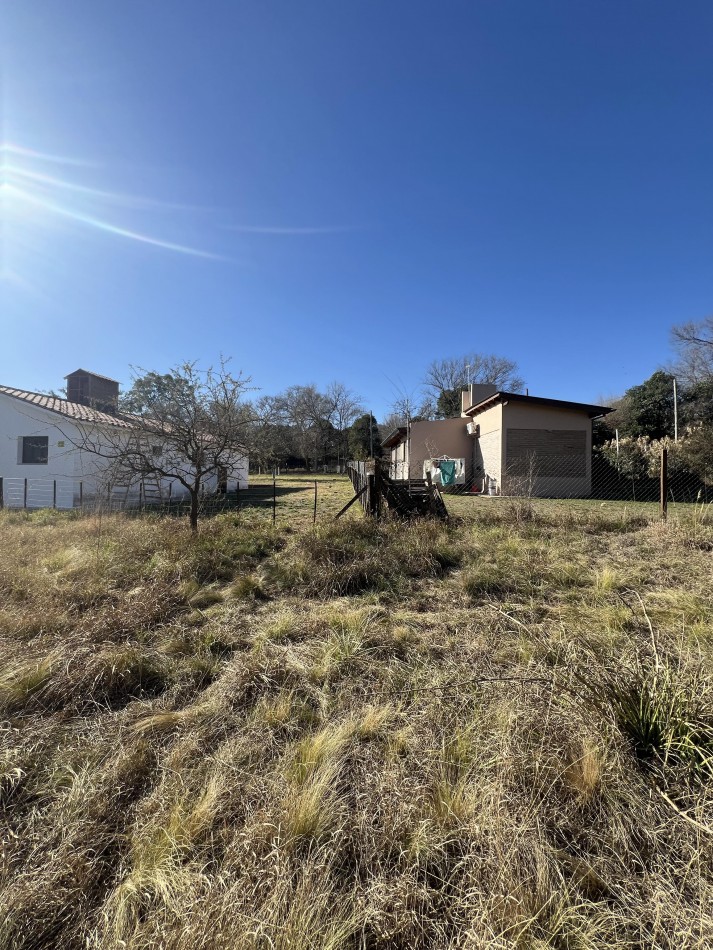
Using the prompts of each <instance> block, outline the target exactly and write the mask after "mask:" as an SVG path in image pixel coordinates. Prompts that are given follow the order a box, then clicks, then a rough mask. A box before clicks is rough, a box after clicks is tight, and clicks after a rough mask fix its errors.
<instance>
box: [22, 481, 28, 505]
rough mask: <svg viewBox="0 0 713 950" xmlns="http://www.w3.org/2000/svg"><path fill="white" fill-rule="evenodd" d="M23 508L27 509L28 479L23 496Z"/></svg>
mask: <svg viewBox="0 0 713 950" xmlns="http://www.w3.org/2000/svg"><path fill="white" fill-rule="evenodd" d="M22 507H23V508H27V479H25V488H24V493H23V496H22Z"/></svg>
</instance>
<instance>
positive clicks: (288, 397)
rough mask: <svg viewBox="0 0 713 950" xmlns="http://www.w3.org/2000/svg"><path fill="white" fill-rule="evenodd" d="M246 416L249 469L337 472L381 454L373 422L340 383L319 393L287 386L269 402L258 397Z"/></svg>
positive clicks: (299, 387)
mask: <svg viewBox="0 0 713 950" xmlns="http://www.w3.org/2000/svg"><path fill="white" fill-rule="evenodd" d="M249 412H250V435H249V450H250V466H251V468H252V469H263V470H264V469H272V468H275V467H278V466H279V467H284V468H304V469H307V470H308V471H317V470H319V469H320V468H322V467H323V466H327V467H329V468H335V467H336V468H340V467H342V466H343V465H344V464H345V462H346V461H347V459H350V458H356V459H365V458H368V457H369V456H370V454H372V452H374V453H378V452H380V451H381V436H380V431H379V427H378V424H377V422H376V419H375V418H374V416H373V415H372V414H371V413H370V412H367V411H366V409H365V407H364V403H363V400H362V399H361V397H359V396H357V395H356V394H355V393H353V392H352V390H350V389H348V388H347V387H346V386H345V385H344V384H343V383H340V382H333V383H330V384H329V386H327V387H326V389H325V390H324V391H320V390H319V389H317V387H316V386H314V385H308V386H290V387H289V388H288V389H286V390H284V392H281V393H278V394H277V395H275V396H269V395H264V396H260V397H259V398H258V399H256V400H254V401H253V402H252V403H250V405H249Z"/></svg>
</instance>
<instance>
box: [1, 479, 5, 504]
mask: <svg viewBox="0 0 713 950" xmlns="http://www.w3.org/2000/svg"><path fill="white" fill-rule="evenodd" d="M4 507H5V494H4V488H3V480H2V478H0V508H4Z"/></svg>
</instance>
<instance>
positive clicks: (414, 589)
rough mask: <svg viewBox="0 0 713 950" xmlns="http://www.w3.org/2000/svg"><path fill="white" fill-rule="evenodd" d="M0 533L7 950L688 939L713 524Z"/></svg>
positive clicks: (670, 946) (501, 517)
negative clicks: (0, 535) (1, 555)
mask: <svg viewBox="0 0 713 950" xmlns="http://www.w3.org/2000/svg"><path fill="white" fill-rule="evenodd" d="M466 501H468V500H467V499H466ZM471 501H472V500H471ZM0 526H1V528H2V531H3V541H4V558H3V563H2V565H1V566H0V597H1V600H0V603H1V605H2V606H0V821H1V822H2V830H1V832H0V839H1V840H2V842H3V845H2V851H1V852H0V948H2V950H45V948H46V950H50V948H52V950H70V948H71V950H75V948H77V950H78V948H85V950H86V948H93V950H109V948H111V950H119V948H125V947H131V948H132V950H142V948H146V950H148V948H152V950H153V948H159V947H160V948H166V950H196V948H198V950H202V948H205V950H208V948H211V950H212V948H219V950H228V948H230V950H233V948H250V950H261V948H266V947H271V948H272V947H275V948H281V950H287V948H290V950H295V948H298V950H300V948H304V950H308V948H309V950H312V948H331V950H346V948H351V950H377V948H382V947H383V948H396V950H399V948H404V950H406V948H409V950H411V948H416V950H420V948H434V950H435V948H443V950H446V948H448V950H453V948H456V947H458V948H469V950H475V948H502V950H506V948H509V950H524V948H528V950H529V948H533V950H534V948H545V947H549V948H558V950H575V948H576V950H595V948H601V947H612V948H622V950H623V948H627V950H630V948H640V950H644V948H666V950H674V948H680V947H690V948H693V947H697V948H700V950H703V948H707V947H710V946H711V945H713V914H712V911H711V908H712V907H713V860H712V859H711V855H713V796H712V795H711V792H710V776H711V767H712V763H713V683H712V682H711V675H710V671H711V655H712V653H713V635H712V634H711V631H712V630H713V593H712V591H711V584H710V576H711V566H712V564H713V562H712V561H711V558H712V557H713V553H711V551H712V550H713V526H712V525H711V523H710V518H709V517H708V513H707V512H697V513H696V512H692V513H691V514H690V516H689V517H686V518H673V519H671V522H670V523H669V524H668V525H661V524H659V523H657V522H655V521H652V520H651V519H650V518H649V517H648V516H646V515H645V514H644V515H642V513H641V509H640V510H638V511H637V510H636V509H634V508H633V506H628V509H627V510H626V511H619V510H617V511H611V510H609V509H602V510H598V509H597V508H596V507H595V506H586V505H581V504H573V505H571V506H569V507H568V506H567V505H563V504H561V503H560V504H552V505H550V506H547V505H545V504H543V503H540V502H533V509H532V511H531V512H530V513H528V515H527V517H524V516H523V513H522V512H521V511H518V510H513V509H512V508H508V507H507V506H504V505H500V506H498V505H489V504H488V503H487V502H484V503H483V504H480V505H475V504H473V505H472V506H471V508H470V509H469V511H468V517H467V518H466V517H463V518H462V519H455V520H454V521H453V522H452V523H451V524H450V525H446V526H444V525H440V524H432V523H430V522H422V523H418V524H412V525H408V524H385V525H381V526H377V525H373V524H370V523H368V522H366V521H364V520H362V519H361V517H355V518H353V519H352V520H350V521H345V522H344V523H341V522H340V523H337V524H336V525H335V524H331V523H328V522H325V521H323V522H322V523H321V524H319V525H318V526H317V528H316V529H312V528H311V527H310V526H306V527H305V528H304V530H295V528H294V526H293V525H284V526H280V524H279V523H278V525H277V527H276V528H275V529H273V527H272V526H271V524H270V523H269V519H267V518H265V516H264V514H262V513H260V512H254V513H249V512H248V513H245V512H244V513H241V514H239V515H223V516H220V517H218V518H215V519H213V520H211V521H206V522H204V524H203V525H202V527H201V531H200V533H199V535H198V537H197V538H191V536H190V533H189V532H188V531H187V530H186V529H185V527H184V526H183V525H182V524H180V523H178V522H176V521H173V520H165V521H162V520H160V519H147V520H144V521H141V520H135V521H126V520H123V519H122V518H120V517H112V518H104V519H103V520H92V519H81V520H76V519H72V518H70V517H64V516H61V515H54V514H51V513H50V514H48V513H41V514H40V513H38V514H37V515H29V516H25V515H22V514H16V515H9V514H7V513H0ZM709 545H710V547H709Z"/></svg>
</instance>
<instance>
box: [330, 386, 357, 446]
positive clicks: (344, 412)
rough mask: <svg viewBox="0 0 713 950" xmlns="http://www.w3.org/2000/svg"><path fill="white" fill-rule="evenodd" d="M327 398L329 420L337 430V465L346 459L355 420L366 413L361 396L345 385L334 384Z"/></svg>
mask: <svg viewBox="0 0 713 950" xmlns="http://www.w3.org/2000/svg"><path fill="white" fill-rule="evenodd" d="M325 397H326V399H327V402H328V404H329V410H330V411H329V420H330V422H331V423H332V425H333V426H334V428H335V429H336V430H337V433H338V436H337V438H338V444H337V464H339V458H340V457H341V459H342V460H343V459H345V458H346V455H347V451H348V431H349V428H350V426H351V425H352V423H353V422H354V420H355V419H356V418H357V417H358V416H360V415H361V414H362V413H363V412H364V406H363V404H362V402H361V399H360V398H359V396H357V395H356V394H355V393H353V392H352V391H351V390H350V389H347V387H346V386H345V385H344V383H339V382H336V381H335V382H333V383H330V384H329V386H327V389H326V392H325Z"/></svg>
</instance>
